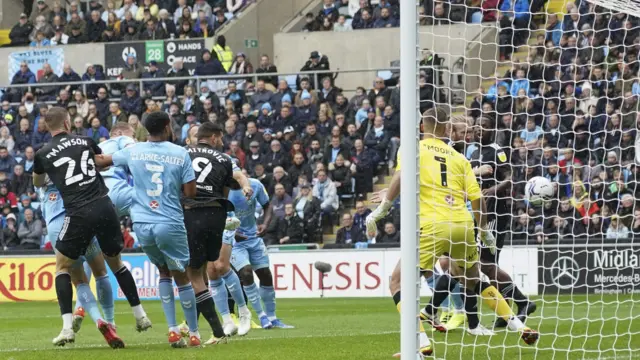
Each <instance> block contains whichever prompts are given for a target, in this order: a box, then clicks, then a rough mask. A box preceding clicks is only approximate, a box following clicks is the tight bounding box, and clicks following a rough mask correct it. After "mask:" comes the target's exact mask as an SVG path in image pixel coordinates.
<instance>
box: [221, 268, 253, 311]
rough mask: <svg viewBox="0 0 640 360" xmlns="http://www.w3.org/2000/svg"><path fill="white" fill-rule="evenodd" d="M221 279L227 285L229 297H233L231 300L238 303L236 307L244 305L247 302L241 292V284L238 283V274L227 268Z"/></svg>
mask: <svg viewBox="0 0 640 360" xmlns="http://www.w3.org/2000/svg"><path fill="white" fill-rule="evenodd" d="M222 280H224V283H225V284H226V285H227V289H229V293H230V294H231V297H233V300H235V302H236V304H238V308H242V307H246V306H247V302H246V301H245V299H244V294H242V285H241V284H240V278H239V277H238V274H236V272H235V271H233V270H229V271H227V273H226V274H224V275H222Z"/></svg>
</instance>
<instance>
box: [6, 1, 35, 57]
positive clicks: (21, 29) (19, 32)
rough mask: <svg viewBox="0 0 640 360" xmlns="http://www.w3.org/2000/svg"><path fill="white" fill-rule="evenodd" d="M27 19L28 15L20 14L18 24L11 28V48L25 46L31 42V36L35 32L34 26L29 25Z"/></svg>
mask: <svg viewBox="0 0 640 360" xmlns="http://www.w3.org/2000/svg"><path fill="white" fill-rule="evenodd" d="M27 2H28V1H27ZM25 3H26V2H25ZM27 18H28V17H27V14H25V13H22V14H20V18H19V19H18V23H17V24H15V25H14V26H13V27H12V28H11V32H9V39H10V40H11V46H25V45H28V44H29V42H31V40H30V39H29V35H30V34H31V32H32V31H33V25H31V23H29V21H28V19H27Z"/></svg>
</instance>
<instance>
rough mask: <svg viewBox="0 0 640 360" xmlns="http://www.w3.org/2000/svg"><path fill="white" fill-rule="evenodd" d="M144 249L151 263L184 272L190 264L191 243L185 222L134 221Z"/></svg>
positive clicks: (135, 229) (134, 228)
mask: <svg viewBox="0 0 640 360" xmlns="http://www.w3.org/2000/svg"><path fill="white" fill-rule="evenodd" d="M133 231H134V232H135V233H136V235H137V236H138V242H139V243H140V246H141V247H142V250H143V251H144V252H145V254H147V256H148V257H149V260H150V261H151V263H153V264H154V265H156V266H166V267H168V268H169V270H175V271H180V272H184V271H186V268H187V265H189V244H188V242H187V230H186V229H185V227H184V224H146V223H134V224H133Z"/></svg>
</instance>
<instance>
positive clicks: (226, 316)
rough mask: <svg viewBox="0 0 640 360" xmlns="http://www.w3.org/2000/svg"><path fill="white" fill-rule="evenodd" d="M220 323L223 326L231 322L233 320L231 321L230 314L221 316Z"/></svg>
mask: <svg viewBox="0 0 640 360" xmlns="http://www.w3.org/2000/svg"><path fill="white" fill-rule="evenodd" d="M222 322H223V323H225V324H227V323H230V322H233V319H231V314H227V315H222Z"/></svg>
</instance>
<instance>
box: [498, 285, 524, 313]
mask: <svg viewBox="0 0 640 360" xmlns="http://www.w3.org/2000/svg"><path fill="white" fill-rule="evenodd" d="M498 286H499V287H500V294H502V297H503V298H504V299H505V300H508V299H513V301H514V302H515V303H516V305H517V306H518V308H521V307H523V306H526V305H527V304H528V303H529V299H528V298H527V297H526V296H524V294H523V293H522V292H521V291H520V289H519V288H518V287H517V286H516V284H514V283H513V281H507V282H506V283H505V282H501V283H500V284H499V285H498Z"/></svg>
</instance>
